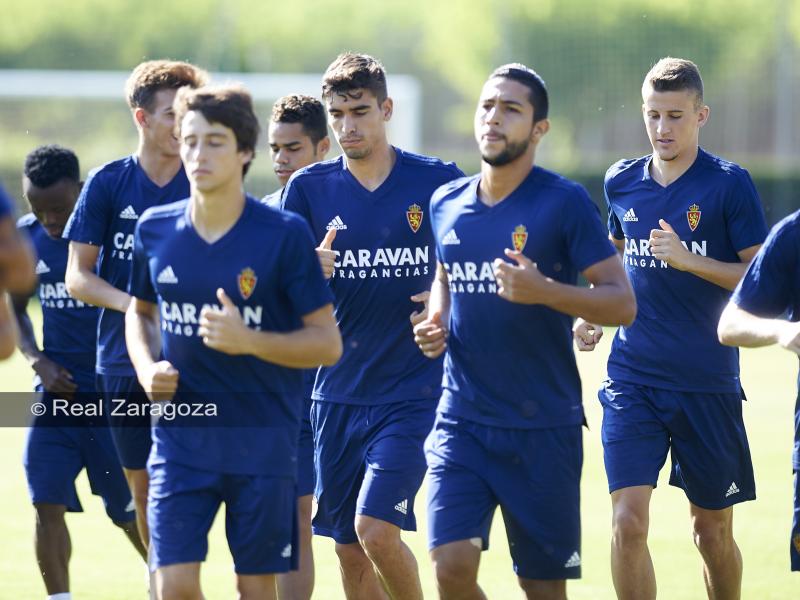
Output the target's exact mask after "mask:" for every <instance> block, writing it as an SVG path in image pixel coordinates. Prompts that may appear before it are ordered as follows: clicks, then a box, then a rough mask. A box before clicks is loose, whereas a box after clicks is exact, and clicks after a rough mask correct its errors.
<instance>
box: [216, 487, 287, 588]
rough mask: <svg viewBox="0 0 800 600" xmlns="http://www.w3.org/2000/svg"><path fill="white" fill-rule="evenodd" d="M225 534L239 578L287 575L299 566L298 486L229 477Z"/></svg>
mask: <svg viewBox="0 0 800 600" xmlns="http://www.w3.org/2000/svg"><path fill="white" fill-rule="evenodd" d="M223 497H224V500H225V532H226V535H227V538H228V547H229V548H230V551H231V555H232V556H233V562H234V567H235V570H236V573H237V574H238V575H254V576H259V575H267V574H271V573H285V572H287V571H289V570H291V569H296V568H297V565H298V558H299V553H298V532H297V486H296V483H295V481H294V480H293V479H291V478H288V477H272V476H268V475H227V476H225V479H224V489H223Z"/></svg>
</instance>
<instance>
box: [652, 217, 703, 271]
mask: <svg viewBox="0 0 800 600" xmlns="http://www.w3.org/2000/svg"><path fill="white" fill-rule="evenodd" d="M658 224H659V225H660V226H661V229H652V230H650V254H652V255H653V257H654V258H657V259H658V260H663V261H664V262H666V263H667V264H668V265H669V266H670V267H672V268H673V269H678V270H679V271H686V270H687V269H688V268H689V265H690V264H691V260H692V257H693V254H692V253H691V252H689V251H688V250H687V249H686V247H685V246H684V245H683V244H681V238H679V237H678V234H677V233H675V230H674V229H673V228H672V226H671V225H670V224H669V223H667V222H666V221H665V220H664V219H659V220H658Z"/></svg>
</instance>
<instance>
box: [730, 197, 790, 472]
mask: <svg viewBox="0 0 800 600" xmlns="http://www.w3.org/2000/svg"><path fill="white" fill-rule="evenodd" d="M733 302H734V303H735V304H736V305H737V306H738V307H739V308H741V309H743V310H746V311H747V312H749V313H751V314H754V315H756V316H758V317H764V318H776V317H785V318H787V319H789V320H790V321H800V211H797V212H794V213H792V214H791V215H789V216H788V217H786V218H785V219H783V220H782V221H781V222H779V223H778V224H777V225H775V227H773V228H772V231H770V233H769V236H768V237H767V240H766V241H765V242H764V245H763V246H762V247H761V248H760V249H759V251H758V254H756V257H755V258H754V259H753V262H752V263H751V264H750V267H749V268H748V269H747V273H746V274H745V276H744V278H743V279H742V280H741V281H740V282H739V286H738V287H737V288H736V291H735V292H734V294H733ZM797 387H798V396H797V402H796V404H795V412H794V431H795V434H794V435H795V437H794V453H793V454H792V464H793V465H794V469H795V470H800V376H799V377H798V380H797Z"/></svg>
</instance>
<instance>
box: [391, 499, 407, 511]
mask: <svg viewBox="0 0 800 600" xmlns="http://www.w3.org/2000/svg"><path fill="white" fill-rule="evenodd" d="M394 509H395V510H396V511H398V512H401V513H403V514H404V515H407V514H408V499H405V500H403V501H402V502H398V503H397V504H395V505H394Z"/></svg>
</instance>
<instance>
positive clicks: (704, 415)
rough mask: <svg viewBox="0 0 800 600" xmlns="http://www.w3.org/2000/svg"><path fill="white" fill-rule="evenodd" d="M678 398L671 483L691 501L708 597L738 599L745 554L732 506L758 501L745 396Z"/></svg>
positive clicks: (682, 394) (695, 533) (695, 535)
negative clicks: (744, 410) (736, 533)
mask: <svg viewBox="0 0 800 600" xmlns="http://www.w3.org/2000/svg"><path fill="white" fill-rule="evenodd" d="M660 394H661V395H664V396H666V395H667V394H671V392H667V391H663V392H660ZM672 394H674V393H672ZM674 395H675V399H676V402H677V403H678V404H679V405H680V407H681V412H680V413H676V414H679V418H676V419H674V420H673V421H672V422H668V423H667V425H668V426H669V428H670V433H671V434H672V462H673V464H672V473H671V477H670V484H672V485H675V486H677V487H680V488H682V489H683V490H684V491H685V493H686V496H687V497H688V499H689V501H690V503H691V517H692V527H693V533H694V542H695V545H696V546H697V548H698V550H699V551H700V555H701V556H702V558H703V577H704V580H705V583H706V589H707V591H708V596H709V598H739V595H740V593H741V583H742V555H741V553H740V552H739V548H738V546H737V545H736V541H735V540H734V538H733V505H734V504H737V503H739V502H745V501H747V500H753V499H755V478H754V475H753V463H752V460H751V457H750V447H749V444H748V441H747V433H746V432H745V428H744V420H743V417H742V398H741V395H740V394H697V393H692V394H689V393H681V394H674Z"/></svg>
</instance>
